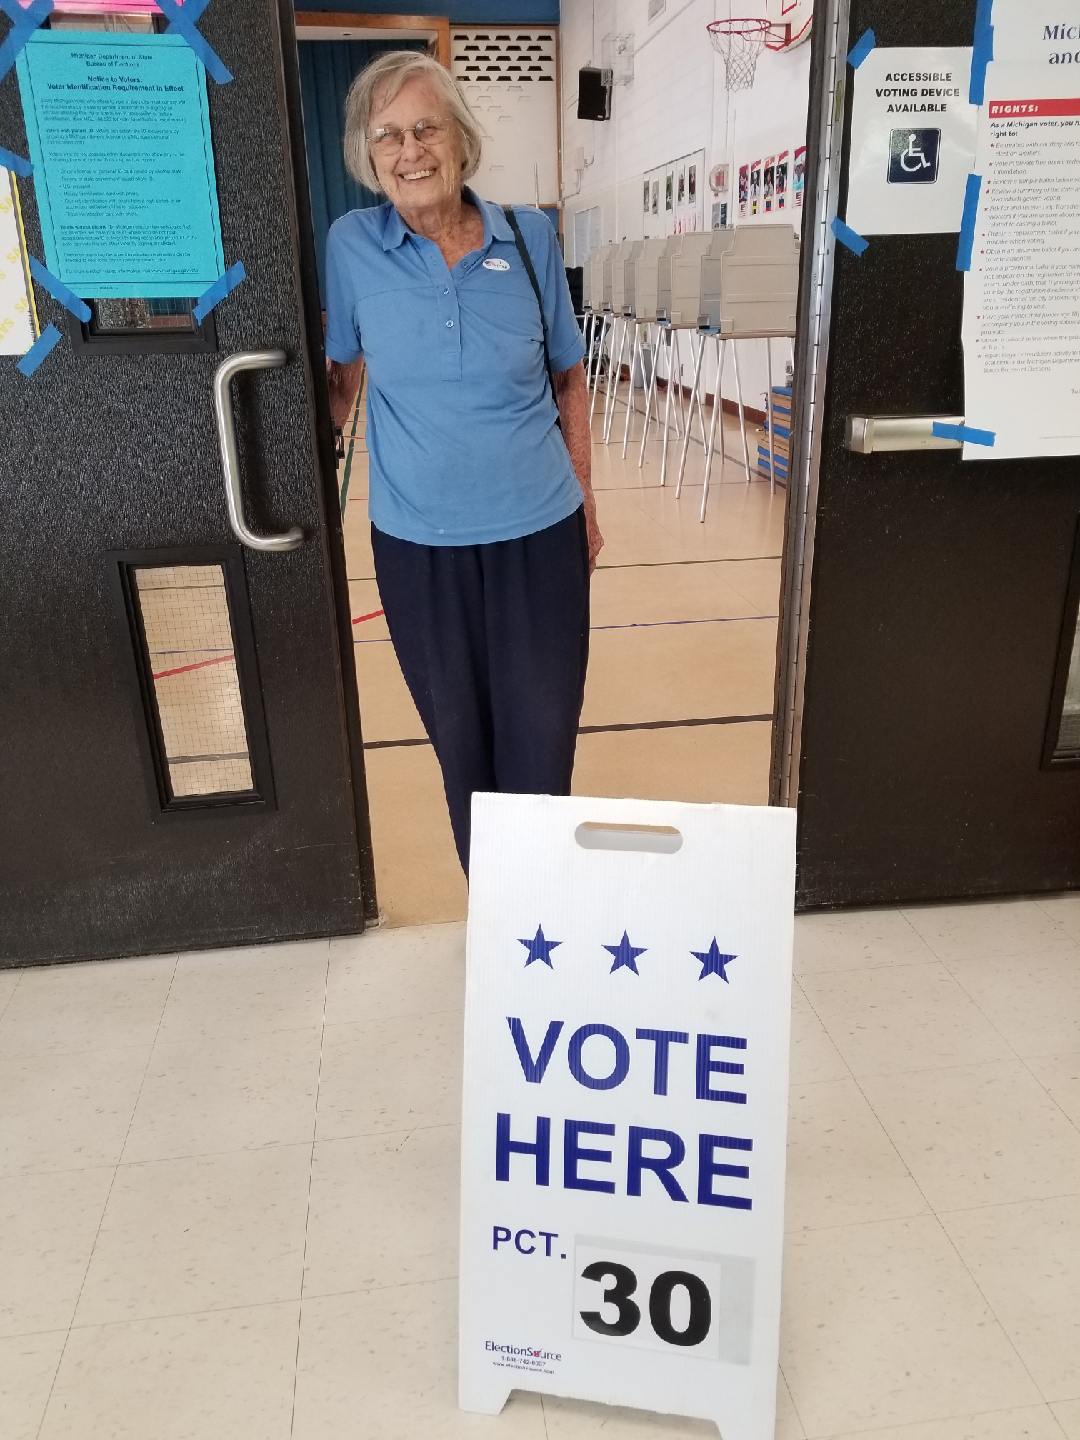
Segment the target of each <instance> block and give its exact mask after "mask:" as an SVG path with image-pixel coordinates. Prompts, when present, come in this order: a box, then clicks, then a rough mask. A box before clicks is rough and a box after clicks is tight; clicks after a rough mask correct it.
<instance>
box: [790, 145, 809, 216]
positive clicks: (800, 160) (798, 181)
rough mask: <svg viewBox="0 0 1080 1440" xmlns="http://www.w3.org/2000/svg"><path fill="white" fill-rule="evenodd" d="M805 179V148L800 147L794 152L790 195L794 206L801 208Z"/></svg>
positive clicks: (803, 146)
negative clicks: (792, 197) (793, 199)
mask: <svg viewBox="0 0 1080 1440" xmlns="http://www.w3.org/2000/svg"><path fill="white" fill-rule="evenodd" d="M805 179H806V146H805V145H800V146H798V148H797V149H796V151H795V170H794V174H793V176H792V185H791V189H792V194H793V195H794V197H795V204H796V206H797V207H798V208H799V209H801V208H802V197H803V185H804V183H805Z"/></svg>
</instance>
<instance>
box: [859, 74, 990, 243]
mask: <svg viewBox="0 0 1080 1440" xmlns="http://www.w3.org/2000/svg"><path fill="white" fill-rule="evenodd" d="M970 84H971V50H970V48H967V49H963V48H960V47H955V48H948V47H946V48H940V47H929V46H914V47H910V48H881V49H878V48H875V49H873V50H871V51H870V52H869V54H868V55H867V56H866V58H865V59H864V60H862V61H860V63H859V68H858V69H857V70H856V71H855V79H854V85H855V98H854V100H853V102H852V111H851V167H850V174H849V178H848V203H847V212H846V218H847V223H848V224H849V225H850V226H851V227H852V229H854V230H857V231H858V233H859V234H860V235H922V234H935V233H947V232H949V231H954V230H955V231H958V230H959V229H960V222H961V219H962V218H963V213H964V187H965V185H966V184H967V177H968V173H969V171H970V170H971V164H972V160H973V159H974V155H975V127H976V122H977V117H978V110H977V108H976V106H974V105H971V104H969V102H968V91H969V88H970Z"/></svg>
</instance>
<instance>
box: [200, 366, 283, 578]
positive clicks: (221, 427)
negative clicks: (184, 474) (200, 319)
mask: <svg viewBox="0 0 1080 1440" xmlns="http://www.w3.org/2000/svg"><path fill="white" fill-rule="evenodd" d="M286 358H287V357H286V355H285V351H284V350H241V351H240V353H239V354H237V355H230V356H229V358H228V359H227V360H223V361H222V362H221V364H220V365H219V366H218V368H217V369H216V370H215V371H214V413H215V414H216V415H217V427H218V442H219V444H220V446H221V471H222V474H223V475H224V477H225V503H226V504H227V505H228V507H229V524H230V525H231V526H232V532H233V534H234V535H235V536H236V538H237V539H238V540H239V541H240V542H241V543H242V544H244V545H246V546H247V547H248V548H249V549H250V550H264V551H270V552H271V553H276V552H278V551H281V550H295V549H296V547H297V546H298V545H302V544H303V543H304V532H303V531H302V530H301V529H300V527H299V526H297V525H294V526H293V527H292V529H290V530H286V531H285V533H284V534H283V535H256V534H255V532H254V530H252V529H251V528H250V527H249V525H248V523H247V520H246V519H245V517H244V497H243V492H242V491H241V488H240V454H239V451H238V450H237V448H236V426H235V425H234V423H233V409H232V394H231V392H230V390H229V382H230V381H231V380H232V378H233V376H234V375H239V374H240V373H241V371H243V370H276V369H278V367H279V366H281V365H284V364H285V360H286Z"/></svg>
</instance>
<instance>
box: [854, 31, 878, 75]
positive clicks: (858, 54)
mask: <svg viewBox="0 0 1080 1440" xmlns="http://www.w3.org/2000/svg"><path fill="white" fill-rule="evenodd" d="M876 44H877V39H876V37H875V35H874V32H873V30H864V31H863V33H862V35H861V36H860V38H859V39H858V40H857V41H856V42H855V44H854V45H853V46H852V47H851V49H850V50H849V51H848V57H847V63H848V64H849V65H850V66H851V68H852V69H853V70H857V69H858V68H859V66H860V65H861V64H862V62H863V61H864V60H865V59H866V57H867V55H869V54H870V51H871V50H873V48H874V46H875V45H876Z"/></svg>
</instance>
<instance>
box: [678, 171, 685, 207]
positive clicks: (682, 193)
mask: <svg viewBox="0 0 1080 1440" xmlns="http://www.w3.org/2000/svg"><path fill="white" fill-rule="evenodd" d="M679 204H680V205H685V204H686V166H685V165H680V166H679Z"/></svg>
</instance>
